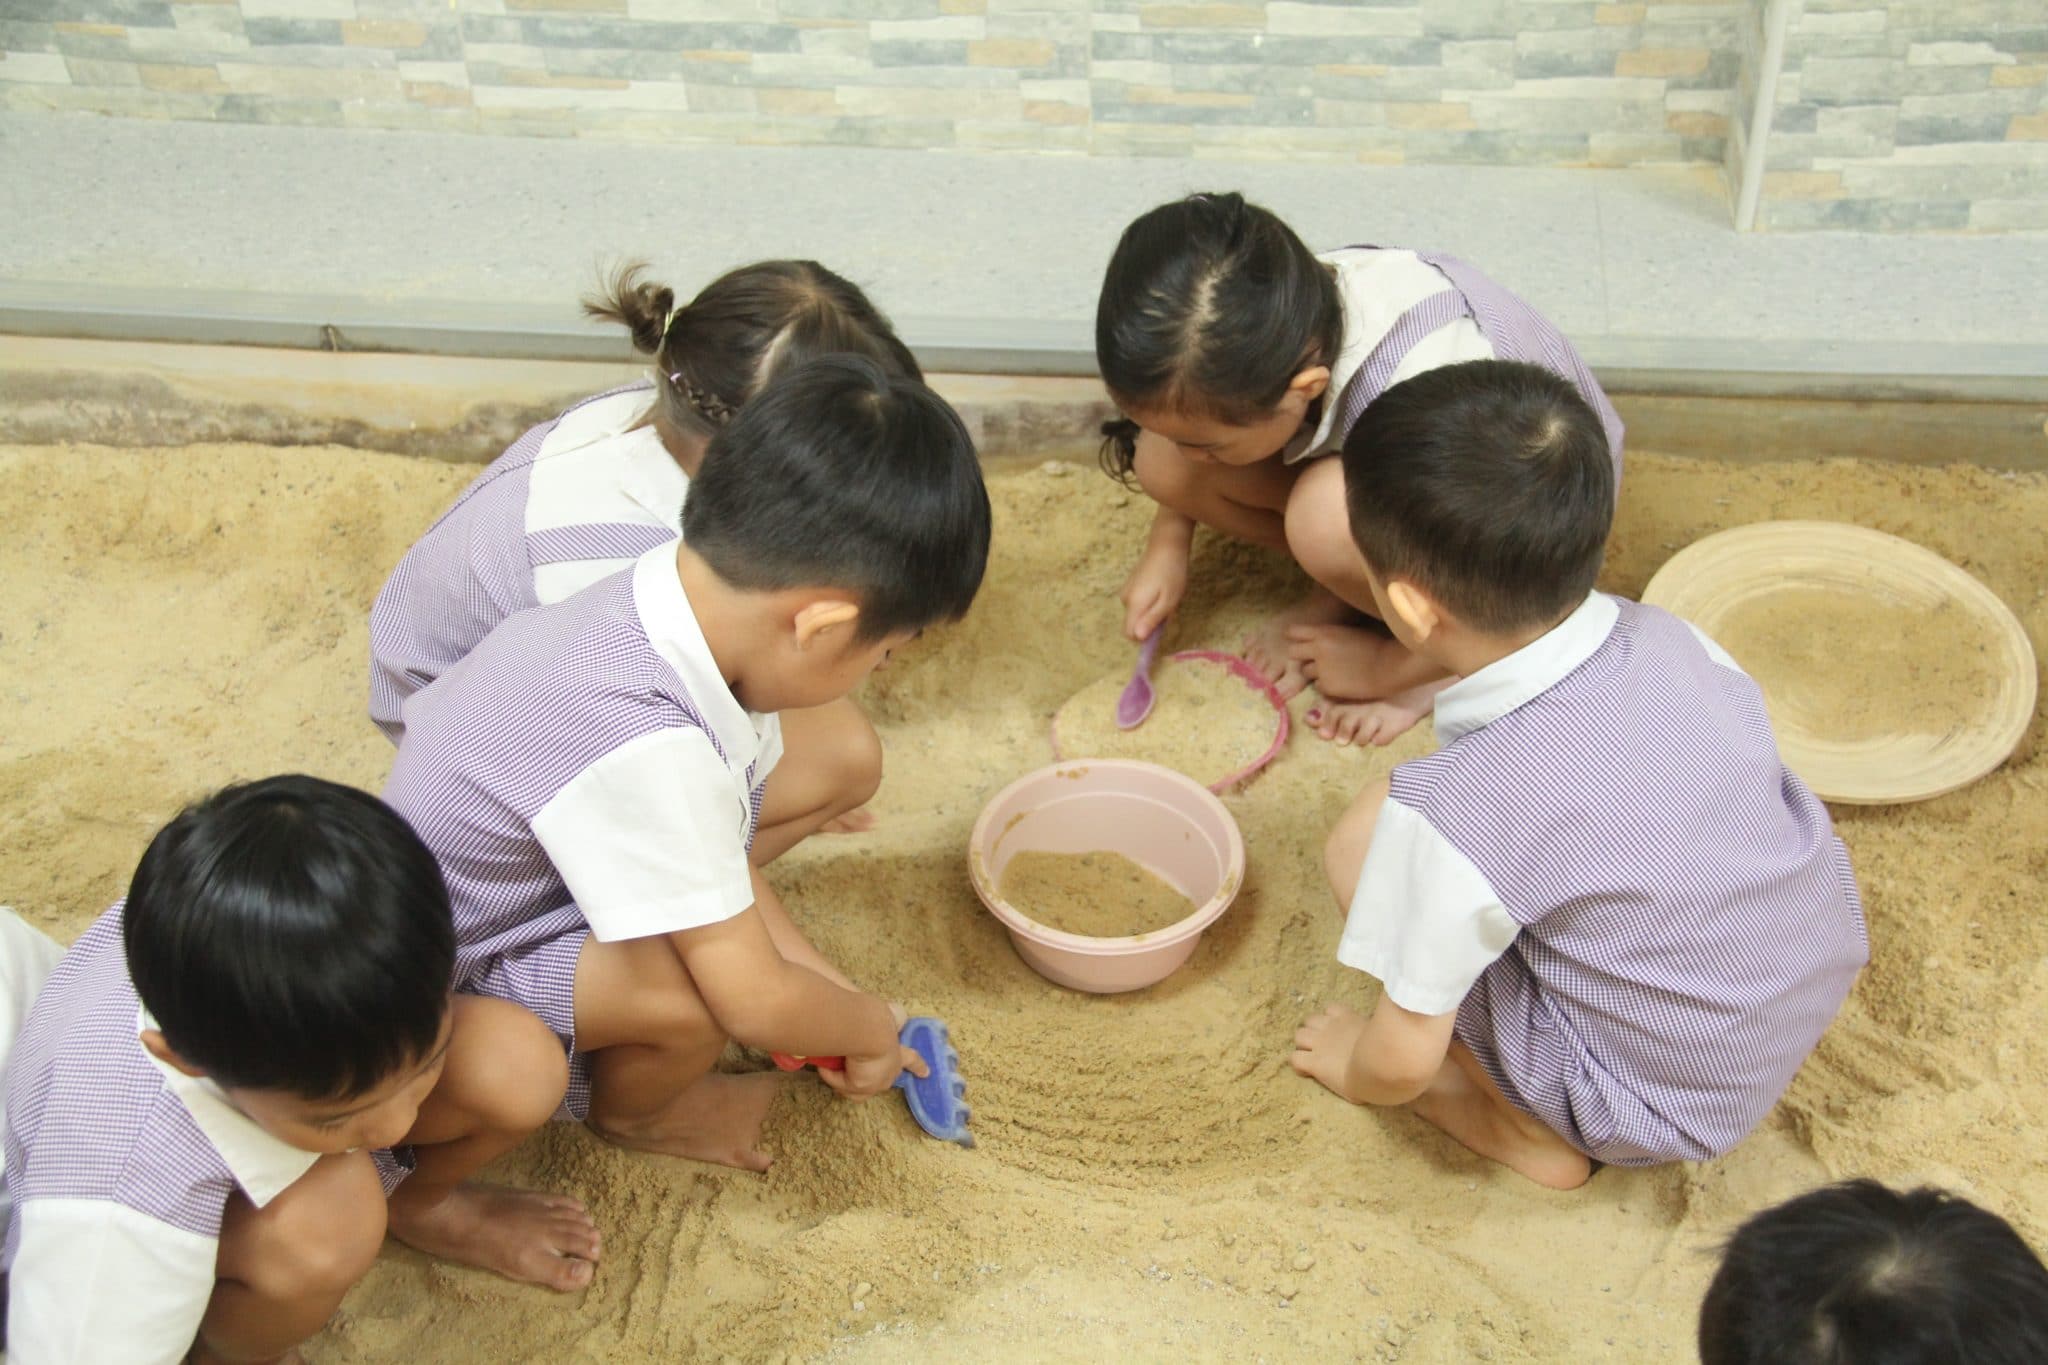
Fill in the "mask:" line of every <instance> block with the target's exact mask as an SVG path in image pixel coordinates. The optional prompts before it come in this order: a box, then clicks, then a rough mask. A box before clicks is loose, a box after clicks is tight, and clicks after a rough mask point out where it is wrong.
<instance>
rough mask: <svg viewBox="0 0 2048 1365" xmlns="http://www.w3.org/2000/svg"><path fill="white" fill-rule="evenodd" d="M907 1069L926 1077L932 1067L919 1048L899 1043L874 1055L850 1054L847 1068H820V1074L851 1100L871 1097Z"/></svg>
mask: <svg viewBox="0 0 2048 1365" xmlns="http://www.w3.org/2000/svg"><path fill="white" fill-rule="evenodd" d="M905 1071H908V1072H909V1073H910V1074H911V1075H913V1076H916V1077H918V1078H919V1079H923V1078H924V1077H926V1076H929V1075H931V1074H932V1069H931V1067H930V1066H929V1065H927V1064H926V1062H925V1059H924V1058H922V1057H920V1056H918V1055H917V1053H916V1051H915V1050H913V1049H911V1048H907V1047H904V1046H902V1045H901V1044H898V1045H897V1046H895V1047H892V1048H890V1049H889V1050H888V1051H887V1052H884V1053H881V1054H878V1055H876V1056H872V1057H848V1058H847V1059H846V1070H844V1071H824V1070H820V1071H819V1072H818V1078H819V1079H820V1080H822V1081H824V1082H825V1084H827V1085H829V1086H831V1087H832V1088H833V1089H834V1090H837V1091H838V1092H839V1093H840V1094H841V1095H844V1096H845V1097H846V1098H847V1099H850V1100H864V1099H869V1098H871V1097H873V1096H875V1095H879V1094H881V1093H882V1092H883V1091H884V1090H887V1089H888V1088H889V1087H890V1086H892V1085H894V1084H896V1077H897V1076H898V1075H899V1074H901V1073H902V1072H905Z"/></svg>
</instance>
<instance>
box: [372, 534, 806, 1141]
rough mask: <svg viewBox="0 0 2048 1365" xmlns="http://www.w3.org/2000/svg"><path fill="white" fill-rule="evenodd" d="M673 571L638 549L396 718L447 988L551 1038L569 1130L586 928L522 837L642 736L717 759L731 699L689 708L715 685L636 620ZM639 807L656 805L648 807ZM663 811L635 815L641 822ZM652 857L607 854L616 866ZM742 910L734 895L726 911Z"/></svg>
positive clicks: (403, 806) (743, 804)
mask: <svg viewBox="0 0 2048 1365" xmlns="http://www.w3.org/2000/svg"><path fill="white" fill-rule="evenodd" d="M674 559H675V556H674V555H673V553H670V552H668V551H666V550H657V551H653V552H650V553H649V554H648V555H646V556H643V557H642V559H641V560H640V561H639V562H638V563H637V564H636V565H635V567H634V568H632V569H628V570H625V571H623V572H621V573H618V574H615V575H613V576H612V577H610V578H607V579H605V580H603V581H602V582H600V583H598V584H596V585H594V586H592V587H590V588H587V589H585V590H584V591H583V592H580V593H578V594H576V595H575V596H574V597H571V598H569V599H568V600H566V601H563V602H558V603H555V604H552V605H549V606H543V607H536V608H533V609H532V610H529V611H525V612H522V613H520V614H519V615H517V616H514V617H512V618H510V619H508V620H507V621H505V622H504V623H503V624H501V625H500V626H499V627H498V628H497V629H496V630H495V631H493V632H492V633H491V634H490V636H489V637H488V638H487V639H485V640H484V642H483V643H482V644H480V645H478V646H477V647H476V648H475V649H474V650H472V651H470V653H469V655H468V656H467V657H466V658H464V659H463V660H462V661H461V662H460V663H458V664H456V665H455V666H454V667H452V668H451V669H449V670H448V671H447V672H446V673H445V674H443V675H442V676H441V678H440V679H439V680H437V681H436V682H434V683H433V684H432V685H430V686H428V687H427V688H426V689H425V690H423V691H421V692H420V693H418V694H417V695H416V696H415V697H414V698H413V699H412V701H411V702H410V703H409V704H408V705H407V708H406V722H407V723H406V731H405V737H404V739H403V741H402V742H401V743H400V745H399V750H398V758H397V761H396V762H395V763H394V764H393V766H392V770H391V778H390V782H389V784H388V785H387V786H386V788H385V791H384V799H385V800H386V801H388V802H389V803H390V804H391V806H392V807H393V808H394V809H395V810H397V811H398V812H399V813H400V814H401V815H403V816H404V817H405V818H406V819H407V820H408V821H409V822H410V823H411V824H412V827H413V828H414V829H415V830H416V831H418V833H419V835H420V837H421V839H422V840H424V841H425V843H426V845H427V847H428V848H429V849H430V850H432V852H433V854H434V857H435V859H436V861H438V862H439V863H440V866H441V872H442V875H443V876H444V877H445V878H446V880H447V883H448V891H449V896H450V899H451V901H452V903H453V907H454V914H455V933H456V982H457V986H458V989H461V990H466V991H473V992H476V993H478V994H482V995H491V996H497V997H500V998H502V999H508V1000H512V1001H514V1002H515V1003H518V1004H521V1005H524V1006H525V1007H526V1008H528V1009H530V1010H532V1011H533V1012H534V1013H535V1014H537V1015H539V1016H540V1018H541V1019H542V1021H543V1022H545V1023H546V1024H547V1025H548V1026H549V1027H550V1028H552V1029H553V1030H554V1031H555V1033H556V1034H557V1035H558V1036H560V1037H561V1039H562V1041H563V1044H564V1046H565V1047H566V1048H567V1049H568V1050H569V1052H570V1059H571V1076H570V1083H569V1096H568V1099H567V1100H565V1101H564V1109H565V1112H566V1113H567V1114H568V1116H570V1117H572V1118H577V1119H581V1118H582V1117H584V1116H585V1115H586V1114H587V1113H588V1110H589V1102H590V1075H589V1065H588V1059H587V1057H586V1056H585V1055H584V1054H582V1053H579V1052H577V1051H576V1050H575V1038H576V1025H575V980H576V963H577V959H578V957H579V956H580V954H581V953H582V950H583V945H584V942H585V941H586V940H587V939H588V938H589V937H590V926H591V924H593V923H597V922H598V916H597V915H596V914H595V913H594V912H593V913H592V914H590V915H588V916H586V913H585V909H584V907H583V906H581V905H579V904H578V903H577V901H576V899H575V898H574V897H573V896H572V894H571V892H570V889H569V881H568V880H567V879H565V876H564V873H563V871H562V869H561V868H559V867H558V866H557V864H556V862H555V861H554V860H552V859H551V858H550V854H549V850H548V848H547V847H546V846H545V845H544V844H543V835H542V834H541V833H536V829H535V824H536V821H537V820H542V819H543V818H544V816H543V813H544V812H546V811H548V810H549V809H550V807H551V805H552V804H553V803H555V802H556V800H557V798H558V797H561V796H562V795H563V793H564V791H565V789H567V788H570V787H571V785H572V784H574V783H576V782H577V779H578V778H580V777H583V776H584V774H585V773H586V772H588V771H589V770H591V769H592V768H593V767H594V765H597V764H599V763H600V762H608V761H610V760H611V759H612V758H613V757H614V756H616V755H618V754H619V753H620V752H621V751H623V750H626V749H627V748H629V747H630V746H633V745H635V744H636V743H638V742H641V741H644V740H646V739H647V738H648V737H650V736H657V735H666V734H667V732H672V731H696V732H699V733H700V734H701V735H702V736H703V737H704V738H705V739H706V740H708V741H709V748H710V750H712V751H715V752H716V754H717V757H718V760H719V761H721V762H728V763H730V762H731V760H729V759H728V758H727V755H728V753H729V751H730V748H731V733H732V732H731V731H729V730H728V731H727V732H726V736H725V737H724V738H722V737H721V733H720V728H719V725H718V723H716V722H715V721H712V720H709V719H707V712H708V711H711V710H713V709H714V708H716V707H719V706H722V707H723V708H725V710H726V713H729V714H738V711H737V703H736V702H734V701H733V700H732V699H731V697H730V694H729V693H725V694H724V695H723V696H720V697H717V698H715V699H711V700H700V697H699V696H698V695H696V694H693V692H692V683H693V682H694V683H695V685H696V686H698V687H700V688H701V687H703V686H705V685H707V682H708V684H709V685H711V686H719V687H722V683H720V682H719V681H718V679H717V675H716V673H715V671H713V670H712V667H711V664H710V660H709V655H708V653H703V654H702V655H701V660H702V667H701V668H698V669H694V670H692V672H693V677H692V678H691V679H686V678H685V677H684V676H683V674H682V673H681V672H679V671H678V668H677V666H676V665H675V664H674V663H673V662H672V660H673V659H674V658H675V657H677V656H676V654H675V652H674V650H675V646H674V644H673V642H672V641H670V640H669V639H667V637H666V636H664V635H663V634H662V633H661V629H658V628H651V627H650V625H649V624H648V622H647V620H646V619H644V618H643V611H642V606H643V596H642V594H645V593H647V592H649V591H651V590H652V589H650V587H649V585H658V586H659V590H660V591H661V592H663V593H673V595H674V600H675V601H677V602H680V601H681V600H682V593H681V589H680V587H679V586H678V585H677V584H676V583H675V568H674ZM664 574H665V575H666V578H665V579H664V578H663V575H664ZM636 588H637V592H636ZM679 609H680V610H683V611H687V607H686V606H684V607H681V608H679ZM690 629H692V630H693V629H694V621H693V620H692V622H691V623H690ZM697 639H698V641H699V642H701V637H697ZM696 648H698V649H701V643H699V644H698V645H697V646H696ZM665 651H667V652H665ZM690 657H692V658H696V657H698V656H697V655H695V654H692V655H691V656H690ZM777 742H778V743H779V740H778V741H777ZM768 761H769V762H772V759H770V760H768ZM762 762H763V760H762V759H761V758H759V757H758V756H757V757H756V758H755V759H754V760H751V761H746V762H745V763H744V765H743V767H741V768H740V769H739V770H738V771H735V772H733V773H732V774H731V775H730V789H731V790H739V789H744V791H745V792H746V796H745V798H744V800H743V801H740V800H738V799H735V800H734V802H733V805H732V816H733V820H734V822H735V824H736V825H737V826H738V827H739V832H738V833H736V834H734V835H732V836H731V837H732V842H733V844H734V846H736V847H738V848H739V849H740V850H741V852H742V853H743V852H744V849H745V848H746V847H748V846H750V845H751V843H752V840H753V833H754V827H755V825H756V824H757V823H758V821H759V818H760V810H761V788H762V784H763V782H764V781H765V779H766V775H767V774H766V771H765V767H763V768H762V770H761V771H758V772H757V771H756V768H757V766H761V764H762ZM692 780H693V781H694V780H698V779H696V778H693V779H692ZM714 780H715V781H716V780H722V778H715V779H714ZM579 790H581V789H580V788H579ZM708 799H713V800H723V799H724V797H723V796H722V795H720V796H716V797H714V798H708ZM641 804H642V805H643V806H646V805H656V806H658V805H661V804H664V803H662V802H660V801H656V800H654V799H653V798H651V797H650V799H649V801H647V802H643V803H641ZM664 814H665V812H664V811H662V810H659V809H655V810H648V811H645V812H644V816H645V818H646V819H647V820H650V821H655V820H659V819H661V818H663V816H664ZM613 832H614V833H616V831H613ZM675 833H676V835H677V836H678V837H682V836H685V835H686V834H687V831H685V830H680V829H678V830H677V831H675ZM629 835H630V832H629ZM649 837H650V838H651V839H652V838H655V837H657V836H655V835H650V836H649ZM659 852H660V850H659V848H656V847H650V846H648V845H641V846H638V847H633V846H628V847H623V848H617V850H616V859H615V861H635V860H639V859H641V858H642V857H646V858H648V859H650V860H651V859H652V858H654V857H655V856H657V855H658V853H659ZM742 861H743V859H742ZM750 903H751V892H750V891H747V892H746V893H745V899H744V900H742V901H741V902H740V904H739V905H738V907H737V908H740V909H743V908H745V905H746V904H750ZM681 927H687V925H684V926H681ZM638 932H640V931H638V930H628V931H627V933H626V934H625V935H618V934H607V935H606V936H607V937H618V936H636V935H637V933H638Z"/></svg>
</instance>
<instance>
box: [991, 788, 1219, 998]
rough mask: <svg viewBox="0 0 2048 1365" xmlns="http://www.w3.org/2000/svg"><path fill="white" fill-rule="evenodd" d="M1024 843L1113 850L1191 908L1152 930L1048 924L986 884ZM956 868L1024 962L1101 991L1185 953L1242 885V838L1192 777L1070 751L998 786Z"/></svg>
mask: <svg viewBox="0 0 2048 1365" xmlns="http://www.w3.org/2000/svg"><path fill="white" fill-rule="evenodd" d="M1027 849H1028V850H1036V851H1039V852H1046V853H1094V852H1098V851H1104V850H1106V851H1108V852H1111V853H1121V854H1122V855H1124V856H1125V857H1126V858H1129V859H1131V860H1132V861H1134V862H1137V863H1141V864H1143V865H1144V866H1145V867H1147V868H1149V869H1150V870H1151V871H1153V872H1156V873H1157V874H1159V875H1160V876H1161V877H1163V878H1164V879H1165V880H1166V881H1168V882H1170V883H1171V884H1172V885H1173V886H1174V887H1175V888H1176V889H1178V890H1179V891H1180V892H1181V893H1182V894H1183V895H1185V896H1187V897H1188V899H1189V900H1191V901H1193V902H1194V903H1195V904H1196V906H1197V907H1198V908H1197V909H1196V910H1195V911H1194V913H1193V914H1191V915H1189V916H1188V917H1187V918H1186V919H1183V920H1181V921H1179V922H1178V923H1175V924H1169V925H1167V926H1166V927H1165V928H1163V929H1154V930H1152V931H1151V932H1150V933H1144V934H1133V935H1129V936H1127V937H1122V938H1090V937H1088V936H1087V935H1085V934H1070V933H1066V932H1064V931H1062V930H1059V929H1053V928H1049V927H1047V926H1046V925H1043V924H1040V923H1038V922H1037V921H1036V920H1033V919H1032V918H1031V917H1030V916H1028V915H1026V914H1025V913H1024V912H1023V911H1021V910H1019V909H1018V908H1017V907H1016V906H1014V905H1011V904H1010V903H1009V902H1008V901H1006V900H1004V899H1003V897H1002V895H1001V893H1000V892H999V891H998V890H997V887H999V886H1000V885H1001V884H1002V879H1003V871H1004V869H1005V868H1007V867H1008V866H1009V864H1010V859H1011V858H1014V857H1015V856H1016V855H1017V854H1019V853H1021V852H1024V851H1026V850H1027ZM967 866H968V875H969V876H970V877H971V878H972V880H973V882H974V891H975V894H976V895H978V896H980V897H981V901H982V904H984V905H986V906H987V907H988V909H989V913H990V914H992V915H994V916H995V917H996V918H997V919H998V920H999V921H1001V922H1002V925H1003V927H1004V928H1005V929H1007V930H1008V931H1009V933H1010V942H1011V944H1012V945H1013V946H1014V947H1015V948H1016V949H1017V955H1018V956H1019V957H1021V958H1023V959H1024V961H1025V962H1026V963H1028V964H1030V966H1031V967H1032V969H1033V970H1035V971H1037V972H1038V974H1039V975H1041V976H1043V977H1045V978H1046V979H1047V980H1049V981H1052V982H1055V983H1056V984H1058V985H1061V986H1067V987H1070V988H1072V989H1074V990H1079V991H1090V992H1093V993H1095V994H1098V995H1107V994H1113V993H1115V992H1117V991H1133V990H1138V989H1140V988H1142V987H1145V986H1150V985H1153V984H1155V983H1157V982H1160V981H1163V980H1165V979H1166V978H1167V977H1168V976H1171V975H1172V974H1173V972H1174V970H1175V969H1176V968H1178V967H1179V966H1180V965H1181V964H1182V963H1183V962H1186V961H1187V960H1188V958H1189V957H1190V956H1191V955H1192V954H1193V953H1194V951H1195V945H1196V944H1197V943H1199V942H1200V941H1201V938H1202V931H1203V930H1205V929H1207V928H1208V927H1209V926H1210V925H1211V924H1213V923H1215V922H1216V920H1217V919H1218V918H1219V917H1220V916H1221V915H1222V914H1223V912H1224V911H1225V910H1227V909H1229V908H1230V903H1231V901H1233V900H1234V899H1236V897H1237V892H1238V888H1239V887H1240V886H1242V885H1243V884H1244V867H1245V859H1244V837H1243V836H1242V835H1241V834H1240V833H1239V832H1238V828H1237V821H1236V820H1234V819H1232V818H1231V814H1230V812H1229V811H1228V810H1226V809H1224V806H1223V803H1222V802H1221V801H1219V800H1217V799H1216V797H1215V795H1214V794H1213V793H1211V792H1209V791H1208V790H1206V789H1205V788H1204V787H1203V786H1202V784H1201V783H1199V782H1197V781H1195V780H1194V779H1193V778H1191V777H1186V776H1183V775H1182V774H1180V773H1177V772H1175V771H1174V770H1173V769H1171V768H1165V767H1161V766H1160V765H1159V764H1157V763H1140V762H1138V761H1136V760H1134V759H1117V758H1104V759H1077V760H1075V761H1073V762H1070V763H1055V764H1053V765H1052V766H1051V767H1047V768H1039V769H1037V770H1036V771H1034V772H1029V773H1026V774H1025V775H1024V776H1022V777H1020V778H1018V779H1017V780H1016V781H1015V782H1012V783H1011V784H1010V785H1009V786H1007V787H1005V788H1003V789H1002V790H1001V791H1000V792H997V793H996V795H995V797H994V799H992V800H991V801H990V802H989V803H988V805H987V806H985V807H983V808H982V812H981V817H980V818H979V819H978V820H976V821H975V822H974V833H973V835H972V837H971V838H970V840H969V843H968V851H967Z"/></svg>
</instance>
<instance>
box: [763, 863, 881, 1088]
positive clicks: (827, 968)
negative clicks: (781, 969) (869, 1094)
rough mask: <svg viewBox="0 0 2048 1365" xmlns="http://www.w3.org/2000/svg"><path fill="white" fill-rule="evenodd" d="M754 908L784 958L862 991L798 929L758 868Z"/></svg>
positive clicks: (830, 979) (832, 981) (826, 977)
mask: <svg viewBox="0 0 2048 1365" xmlns="http://www.w3.org/2000/svg"><path fill="white" fill-rule="evenodd" d="M754 909H756V910H758V911H760V913H761V923H762V924H763V925H765V926H766V927H767V930H768V937H769V938H770V939H772V940H774V943H775V947H776V950H777V951H778V952H780V953H781V954H782V956H783V957H784V959H786V960H787V961H790V962H794V963H795V964H796V965H797V966H799V967H808V968H810V969H811V970H812V971H814V972H816V973H817V974H818V975H819V976H822V977H824V978H825V979H826V980H827V981H829V982H831V983H832V984H833V985H835V986H840V987H843V988H845V989H846V990H849V991H858V990H860V987H858V986H856V985H854V984H853V979H852V978H851V977H849V976H847V974H846V973H845V972H842V971H840V970H839V968H837V967H835V966H833V965H832V961H831V959H829V958H827V957H826V956H825V955H824V954H823V953H821V952H819V951H818V950H817V948H815V947H814V946H812V944H811V941H810V940H809V939H808V938H805V937H804V931H803V930H801V929H799V928H797V927H796V921H795V920H793V919H791V918H790V917H789V911H788V910H787V909H786V908H784V906H783V904H782V897H780V896H778V895H776V894H775V888H774V887H772V886H770V885H768V882H767V880H766V879H765V878H763V877H762V876H761V872H760V869H759V868H756V869H755V870H754ZM827 1055H829V1054H827Z"/></svg>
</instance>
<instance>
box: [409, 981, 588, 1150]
mask: <svg viewBox="0 0 2048 1365" xmlns="http://www.w3.org/2000/svg"><path fill="white" fill-rule="evenodd" d="M457 1008H458V1009H459V1010H460V1011H461V1013H460V1014H459V1015H458V1022H457V1028H458V1029H459V1030H461V1031H463V1036H462V1038H461V1039H460V1053H459V1055H451V1057H450V1058H449V1067H448V1070H447V1072H445V1073H444V1074H443V1076H442V1079H441V1084H442V1086H443V1087H445V1088H446V1089H447V1090H448V1091H449V1098H450V1100H451V1101H452V1102H453V1103H454V1105H455V1106H456V1107H457V1108H458V1109H459V1110H461V1111H462V1112H464V1113H467V1114H470V1115H473V1116H474V1117H475V1119H476V1120H477V1122H478V1124H479V1126H480V1127H482V1128H487V1129H490V1130H491V1131H494V1132H500V1133H530V1132H532V1131H534V1130H535V1129H537V1128H539V1127H540V1126H541V1125H542V1124H545V1123H546V1122H547V1121H548V1120H549V1119H550V1118H552V1117H554V1113H555V1110H556V1109H557V1108H558V1107H560V1105H561V1102H562V1095H563V1092H564V1091H566V1090H567V1089H568V1088H569V1058H568V1054H567V1053H566V1052H564V1051H563V1049H562V1040H561V1039H560V1038H558V1037H556V1036H555V1033H554V1030H552V1029H550V1028H549V1027H548V1026H547V1025H546V1024H544V1023H542V1022H541V1021H540V1019H539V1017H538V1016H536V1015H535V1014H533V1013H532V1011H530V1010H527V1009H524V1008H522V1007H521V1006H519V1005H515V1004H513V1003H512V1002H510V1001H508V1000H495V999H490V998H488V997H483V996H459V997H457Z"/></svg>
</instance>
